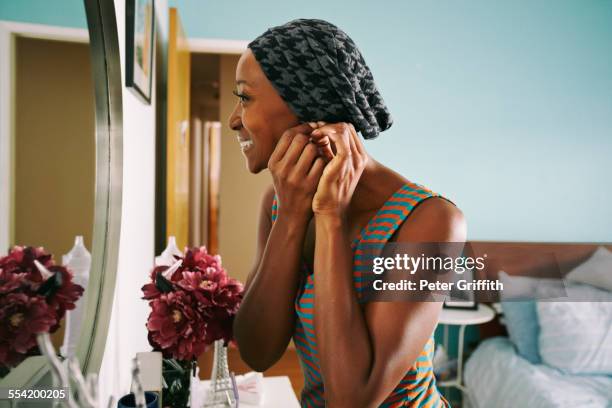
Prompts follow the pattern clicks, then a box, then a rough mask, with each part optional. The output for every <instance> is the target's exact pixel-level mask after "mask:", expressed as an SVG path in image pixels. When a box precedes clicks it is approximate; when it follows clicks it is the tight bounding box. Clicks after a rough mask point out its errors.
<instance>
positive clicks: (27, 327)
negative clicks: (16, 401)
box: [0, 293, 57, 367]
mask: <svg viewBox="0 0 612 408" xmlns="http://www.w3.org/2000/svg"><path fill="white" fill-rule="evenodd" d="M56 324H57V319H56V317H55V313H54V311H53V310H52V308H51V307H49V305H48V304H47V302H46V301H45V298H44V297H42V296H28V295H26V294H25V293H9V294H8V295H6V296H2V297H0V364H1V365H4V366H8V367H14V366H16V365H17V364H19V363H20V362H21V361H22V360H23V359H24V358H25V357H26V356H27V355H28V354H31V352H32V349H33V348H36V347H37V344H36V334H37V333H48V332H49V331H50V329H51V327H52V326H54V325H56Z"/></svg>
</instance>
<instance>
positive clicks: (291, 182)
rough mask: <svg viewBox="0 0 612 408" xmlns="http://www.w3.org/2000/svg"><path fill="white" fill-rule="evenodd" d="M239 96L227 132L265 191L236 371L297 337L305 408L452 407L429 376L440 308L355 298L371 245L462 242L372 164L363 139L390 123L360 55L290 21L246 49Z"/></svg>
mask: <svg viewBox="0 0 612 408" xmlns="http://www.w3.org/2000/svg"><path fill="white" fill-rule="evenodd" d="M236 84H237V90H236V91H235V94H236V95H237V96H238V97H239V98H240V99H239V102H238V104H237V106H236V108H235V110H234V112H233V113H232V115H231V117H230V127H231V128H232V129H233V130H235V131H236V132H237V133H238V140H239V142H240V146H241V148H242V152H243V154H244V156H245V158H246V162H247V166H248V169H249V171H250V172H252V173H259V172H260V171H261V170H263V169H265V168H268V169H269V170H270V172H271V174H272V179H273V185H272V186H270V188H269V189H268V190H267V192H266V193H265V194H264V197H263V200H262V203H261V210H260V223H259V232H258V243H257V255H256V260H255V263H254V266H253V270H252V272H251V273H250V275H249V277H248V279H247V282H246V285H245V296H244V299H243V302H242V305H241V307H240V310H239V311H238V314H237V315H236V318H235V321H234V333H235V338H236V341H237V342H238V346H239V349H240V354H241V356H242V358H243V359H244V361H245V362H247V364H249V365H250V366H251V367H252V368H253V369H255V370H257V371H264V370H266V369H267V368H268V367H270V366H271V365H272V364H274V363H275V362H276V361H277V360H278V359H279V358H280V357H281V356H282V354H283V353H284V351H285V349H286V347H287V344H288V342H289V340H290V339H291V338H292V337H293V340H294V342H295V344H296V348H297V351H298V354H299V357H300V360H301V364H302V368H303V371H304V377H305V387H304V390H303V392H302V395H301V404H302V406H304V407H323V406H327V407H350V408H354V407H378V406H384V407H399V406H402V407H405V406H409V407H425V406H427V407H444V406H448V405H447V402H446V401H445V400H444V398H442V397H441V395H440V394H439V393H438V390H437V388H436V385H435V379H434V377H433V373H432V370H431V357H432V353H433V339H432V333H433V331H434V329H435V326H436V323H437V320H438V314H439V312H440V308H441V304H440V303H439V302H360V300H359V299H358V296H357V294H356V292H357V289H358V284H359V282H358V280H357V279H355V278H356V276H357V275H358V273H357V272H355V271H354V269H355V268H354V251H355V250H356V249H355V248H356V247H357V246H358V245H359V243H361V242H366V241H367V240H368V239H370V240H371V239H372V237H373V236H374V235H376V237H377V238H376V242H379V243H380V242H383V243H384V242H461V241H463V240H464V239H465V223H464V220H463V216H462V214H461V212H460V211H459V210H458V209H457V208H456V207H455V206H454V205H453V204H451V203H450V202H449V201H447V200H445V199H443V198H441V197H439V196H437V195H436V194H434V193H432V192H431V191H429V190H427V189H426V188H424V187H422V186H419V185H417V184H415V183H412V182H410V181H408V180H406V179H405V178H404V177H402V176H401V175H400V174H398V173H396V172H394V171H393V170H391V169H389V168H387V167H385V166H383V165H382V164H380V163H378V162H376V161H375V160H374V159H372V157H370V156H369V154H368V153H367V152H366V150H365V148H364V146H363V143H362V141H361V139H360V138H359V136H358V135H357V131H359V132H360V133H361V134H362V136H364V137H365V138H373V137H376V136H377V135H378V133H379V132H380V131H383V130H385V129H387V128H388V127H389V126H390V125H391V123H392V120H391V116H390V115H389V113H388V111H387V109H386V107H385V104H384V102H383V99H382V97H381V96H380V94H379V93H378V91H377V89H376V86H375V85H374V81H373V78H372V74H371V73H370V70H369V69H368V67H367V65H366V64H365V61H364V60H363V57H362V56H361V54H360V52H359V50H358V49H357V47H356V46H355V44H354V43H353V41H352V40H351V39H350V38H349V37H348V36H347V35H346V34H345V33H344V32H342V31H341V30H340V29H338V28H337V27H335V26H334V25H332V24H330V23H328V22H325V21H322V20H305V19H300V20H295V21H291V22H289V23H287V24H285V25H283V26H279V27H275V28H272V29H269V30H268V31H266V32H265V33H264V34H262V35H261V36H260V37H258V38H257V39H255V40H254V41H253V42H251V43H250V44H249V47H248V49H247V51H245V52H244V53H243V54H242V56H241V58H240V60H239V62H238V66H237V69H236ZM382 209H387V210H388V209H393V211H382V212H381V211H380V210H382ZM387 213H389V214H391V215H390V217H393V220H391V222H388V220H383V219H382V218H381V217H382V214H387ZM366 225H369V229H367V230H364V227H365V226H366ZM381 236H382V238H380V237H381ZM381 239H382V241H381ZM315 282H316V285H315Z"/></svg>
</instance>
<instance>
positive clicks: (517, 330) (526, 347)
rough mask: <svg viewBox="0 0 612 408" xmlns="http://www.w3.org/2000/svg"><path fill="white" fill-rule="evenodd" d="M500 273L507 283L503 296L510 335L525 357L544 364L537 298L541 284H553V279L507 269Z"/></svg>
mask: <svg viewBox="0 0 612 408" xmlns="http://www.w3.org/2000/svg"><path fill="white" fill-rule="evenodd" d="M498 277H499V280H500V282H501V283H502V284H503V285H504V289H503V291H501V293H500V297H501V305H502V310H503V313H504V320H505V323H506V328H507V329H508V337H509V338H510V341H511V342H512V343H513V344H514V346H515V347H516V350H517V352H518V354H519V355H520V356H521V357H523V358H524V359H525V360H527V361H529V362H530V363H533V364H540V363H541V362H542V359H541V357H540V352H539V350H538V335H539V333H540V327H539V325H538V315H537V311H536V302H535V299H537V297H538V292H539V291H538V287H539V286H549V285H550V282H548V281H551V279H542V278H540V279H538V278H532V277H530V276H513V275H508V274H507V273H506V272H504V271H499V274H498ZM510 299H520V300H510Z"/></svg>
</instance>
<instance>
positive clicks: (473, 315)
mask: <svg viewBox="0 0 612 408" xmlns="http://www.w3.org/2000/svg"><path fill="white" fill-rule="evenodd" d="M494 317H495V311H493V309H491V308H490V307H489V306H487V305H482V304H478V308H477V309H475V310H470V309H446V308H444V309H442V313H440V319H439V320H438V323H440V324H454V325H470V324H482V323H486V322H488V321H491V320H493V318H494Z"/></svg>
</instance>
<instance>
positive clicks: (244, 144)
mask: <svg viewBox="0 0 612 408" xmlns="http://www.w3.org/2000/svg"><path fill="white" fill-rule="evenodd" d="M251 146H253V141H252V140H241V141H240V148H241V149H242V150H247V149H249V148H250V147H251Z"/></svg>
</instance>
